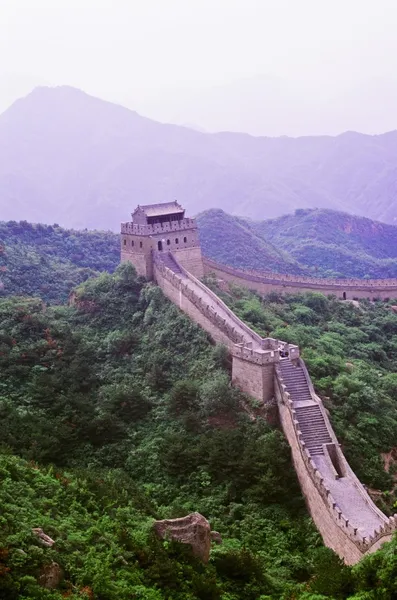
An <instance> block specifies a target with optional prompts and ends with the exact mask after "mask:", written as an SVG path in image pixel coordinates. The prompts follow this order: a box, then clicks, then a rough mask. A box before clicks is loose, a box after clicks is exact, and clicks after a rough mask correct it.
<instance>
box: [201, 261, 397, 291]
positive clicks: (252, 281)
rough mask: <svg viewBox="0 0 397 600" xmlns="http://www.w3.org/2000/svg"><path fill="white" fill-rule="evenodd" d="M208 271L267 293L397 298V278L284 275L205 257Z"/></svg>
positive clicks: (220, 277)
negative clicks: (244, 267)
mask: <svg viewBox="0 0 397 600" xmlns="http://www.w3.org/2000/svg"><path fill="white" fill-rule="evenodd" d="M203 264H204V273H205V274H207V275H208V274H210V273H214V274H215V275H216V276H217V277H218V278H219V279H221V280H223V281H227V282H231V283H235V284H236V285H241V286H243V287H247V288H249V289H252V290H256V291H258V292H261V293H263V294H268V293H269V292H272V291H277V292H281V293H291V294H293V293H296V292H316V291H317V292H321V293H323V294H325V295H328V294H331V295H332V294H333V295H335V296H337V297H338V298H341V299H343V300H353V299H356V298H357V299H359V298H369V299H370V300H375V299H382V300H385V299H387V298H397V279H368V280H363V279H319V278H314V277H299V276H298V275H281V274H278V273H270V272H269V273H257V272H255V271H245V270H242V269H234V268H233V267H229V266H227V265H222V264H219V263H217V262H215V261H213V260H211V259H209V258H207V257H203Z"/></svg>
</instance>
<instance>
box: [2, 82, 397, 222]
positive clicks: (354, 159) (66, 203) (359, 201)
mask: <svg viewBox="0 0 397 600" xmlns="http://www.w3.org/2000/svg"><path fill="white" fill-rule="evenodd" d="M396 150H397V132H390V133H387V134H383V135H378V136H370V135H361V134H358V133H353V132H348V133H345V134H342V135H339V136H336V137H329V136H319V137H302V138H288V137H280V138H265V137H258V138H255V137H252V136H249V135H246V134H239V133H218V134H207V133H201V132H198V131H193V130H190V129H188V128H186V127H180V126H175V125H165V124H161V123H157V122H155V121H152V120H150V119H146V118H144V117H141V116H140V115H138V114H137V113H136V112H133V111H131V110H128V109H126V108H123V107H121V106H117V105H114V104H111V103H109V102H104V101H102V100H99V99H97V98H93V97H91V96H88V95H87V94H84V93H83V92H81V91H79V90H76V89H73V88H69V87H59V88H37V89H35V90H34V91H33V92H32V93H31V94H29V95H28V96H27V97H26V98H23V99H20V100H18V101H17V102H15V103H14V104H13V105H12V106H11V107H10V108H9V109H8V110H6V111H5V112H4V113H3V114H1V115H0V198H1V201H0V206H1V209H2V218H3V219H16V220H19V219H27V220H29V221H33V222H44V223H51V222H57V223H60V224H61V225H63V226H67V227H75V228H76V227H77V228H85V227H89V228H98V229H109V228H110V229H113V230H116V231H117V230H118V226H119V221H120V219H128V215H129V213H130V212H131V209H132V208H133V207H134V206H135V205H136V204H137V203H150V202H156V201H164V200H168V199H170V198H175V197H176V198H177V199H178V200H180V201H181V202H182V203H183V204H184V205H185V206H186V209H187V210H188V212H190V214H196V213H198V212H200V211H203V210H206V209H209V208H214V207H215V208H221V209H223V210H225V211H227V212H229V213H231V214H238V215H242V216H245V217H250V218H254V219H260V220H262V219H265V218H273V217H277V216H280V215H283V214H286V213H290V212H292V211H293V210H295V209H296V208H331V209H335V210H345V211H348V212H351V213H356V214H362V215H366V216H369V217H370V218H373V219H380V220H383V221H385V222H389V223H393V222H394V221H395V219H396V217H397V205H396V194H395V187H396V173H397V158H396V157H397V151H396Z"/></svg>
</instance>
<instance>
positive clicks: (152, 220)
mask: <svg viewBox="0 0 397 600" xmlns="http://www.w3.org/2000/svg"><path fill="white" fill-rule="evenodd" d="M131 217H132V220H131V221H130V222H127V223H122V224H121V262H124V261H129V262H131V263H132V264H133V265H134V267H135V268H136V270H137V273H138V275H143V276H144V277H146V279H149V280H151V279H153V252H172V254H173V255H174V256H175V258H176V260H177V262H178V263H179V264H180V265H182V267H185V268H186V270H188V271H189V272H190V273H192V275H195V277H198V278H201V277H202V276H203V275H204V269H203V261H202V257H201V248H200V242H199V238H198V230H197V225H196V221H195V219H189V218H186V217H185V209H184V208H182V206H181V205H180V204H178V202H176V201H175V202H164V203H162V204H146V205H142V206H140V205H138V206H137V208H136V209H135V210H134V212H133V213H132V214H131Z"/></svg>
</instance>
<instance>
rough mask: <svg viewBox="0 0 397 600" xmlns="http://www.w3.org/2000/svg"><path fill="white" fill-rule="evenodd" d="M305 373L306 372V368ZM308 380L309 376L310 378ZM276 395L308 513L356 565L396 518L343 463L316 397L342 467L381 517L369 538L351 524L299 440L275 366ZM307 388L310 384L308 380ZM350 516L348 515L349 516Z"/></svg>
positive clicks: (329, 542)
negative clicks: (379, 523) (374, 501)
mask: <svg viewBox="0 0 397 600" xmlns="http://www.w3.org/2000/svg"><path fill="white" fill-rule="evenodd" d="M306 376H307V377H308V375H307V371H306ZM309 381H310V378H309ZM274 387H275V397H276V400H277V404H278V407H279V417H280V423H281V426H282V429H283V431H284V434H285V436H286V438H287V440H288V443H289V445H290V447H291V451H292V459H293V463H294V467H295V471H296V474H297V476H298V479H299V483H300V486H301V489H302V492H303V494H304V497H305V500H306V503H307V506H308V509H309V512H310V515H311V517H312V519H313V521H314V522H315V524H316V527H317V529H318V530H319V532H320V533H321V537H322V538H323V540H324V543H325V544H326V545H327V546H329V547H330V548H332V549H333V550H334V551H335V552H336V553H337V554H338V555H339V556H340V557H341V558H343V559H344V561H345V562H346V564H355V563H356V562H358V561H359V560H360V559H361V558H362V557H363V556H364V554H370V553H372V552H374V551H375V550H377V549H378V548H379V547H380V546H381V545H382V544H383V543H384V542H386V541H390V539H391V537H392V534H393V532H394V531H395V529H396V519H395V518H394V517H390V518H389V519H387V518H386V517H385V515H383V513H381V511H380V510H379V509H378V508H377V507H376V506H375V504H374V503H373V502H372V500H371V499H370V497H369V496H368V494H367V492H366V491H365V490H364V488H363V486H362V484H361V483H360V481H359V480H358V479H357V477H356V475H355V474H354V473H353V471H352V470H351V468H350V466H349V465H348V463H347V462H346V459H345V458H344V456H343V454H342V453H341V451H340V450H339V444H338V442H337V439H336V437H335V434H334V432H333V430H332V427H331V425H330V423H329V421H328V417H327V416H326V414H325V412H324V409H323V407H322V404H321V400H320V399H319V398H317V397H316V396H314V397H316V398H317V400H318V402H319V405H320V408H321V411H322V413H323V416H324V418H325V421H326V423H327V427H328V429H329V432H330V434H331V438H332V440H333V442H334V444H335V447H337V448H338V450H337V451H338V454H339V457H340V459H341V461H342V462H343V470H344V471H345V473H346V476H347V477H348V478H349V479H350V480H351V481H352V483H353V485H354V486H355V488H356V489H357V490H358V491H359V492H360V493H361V495H362V496H363V497H365V501H366V503H367V505H368V508H369V510H372V511H373V513H374V514H378V515H380V516H381V517H382V520H383V521H384V522H383V525H382V526H380V527H379V529H378V531H376V532H375V533H374V535H373V536H372V537H369V538H366V537H363V536H362V535H361V534H360V532H359V531H358V530H357V528H356V527H355V526H354V525H353V524H352V523H351V519H353V520H354V514H353V515H348V516H347V515H344V514H343V512H342V511H341V510H340V508H339V507H338V505H337V503H336V502H335V500H334V498H333V497H332V495H331V493H330V490H329V488H328V487H327V484H326V482H325V481H324V479H323V477H322V474H321V473H320V472H319V471H318V470H317V468H316V466H315V463H314V462H313V461H312V459H311V456H310V453H309V452H308V450H307V448H305V444H304V442H303V439H302V435H301V432H300V431H299V424H298V421H297V419H296V416H295V411H294V408H293V402H292V400H291V399H290V397H289V394H288V393H287V392H286V390H285V386H284V385H283V383H282V377H281V375H280V372H279V370H278V369H277V367H276V369H275V384H274ZM310 387H311V389H313V388H312V384H311V381H310ZM349 517H350V518H349Z"/></svg>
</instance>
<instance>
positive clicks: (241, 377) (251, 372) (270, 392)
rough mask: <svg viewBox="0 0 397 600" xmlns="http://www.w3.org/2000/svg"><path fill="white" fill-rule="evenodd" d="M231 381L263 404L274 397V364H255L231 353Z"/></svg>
mask: <svg viewBox="0 0 397 600" xmlns="http://www.w3.org/2000/svg"><path fill="white" fill-rule="evenodd" d="M232 383H233V385H235V386H236V387H238V388H239V389H240V390H243V391H244V392H245V393H246V394H248V395H249V396H251V397H252V398H255V399H256V400H260V401H262V402H264V403H265V404H268V403H269V402H271V400H272V399H273V397H274V364H273V363H269V364H268V365H262V364H256V363H253V362H248V361H247V360H245V359H242V358H239V357H238V356H236V355H235V354H234V353H233V363H232Z"/></svg>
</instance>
